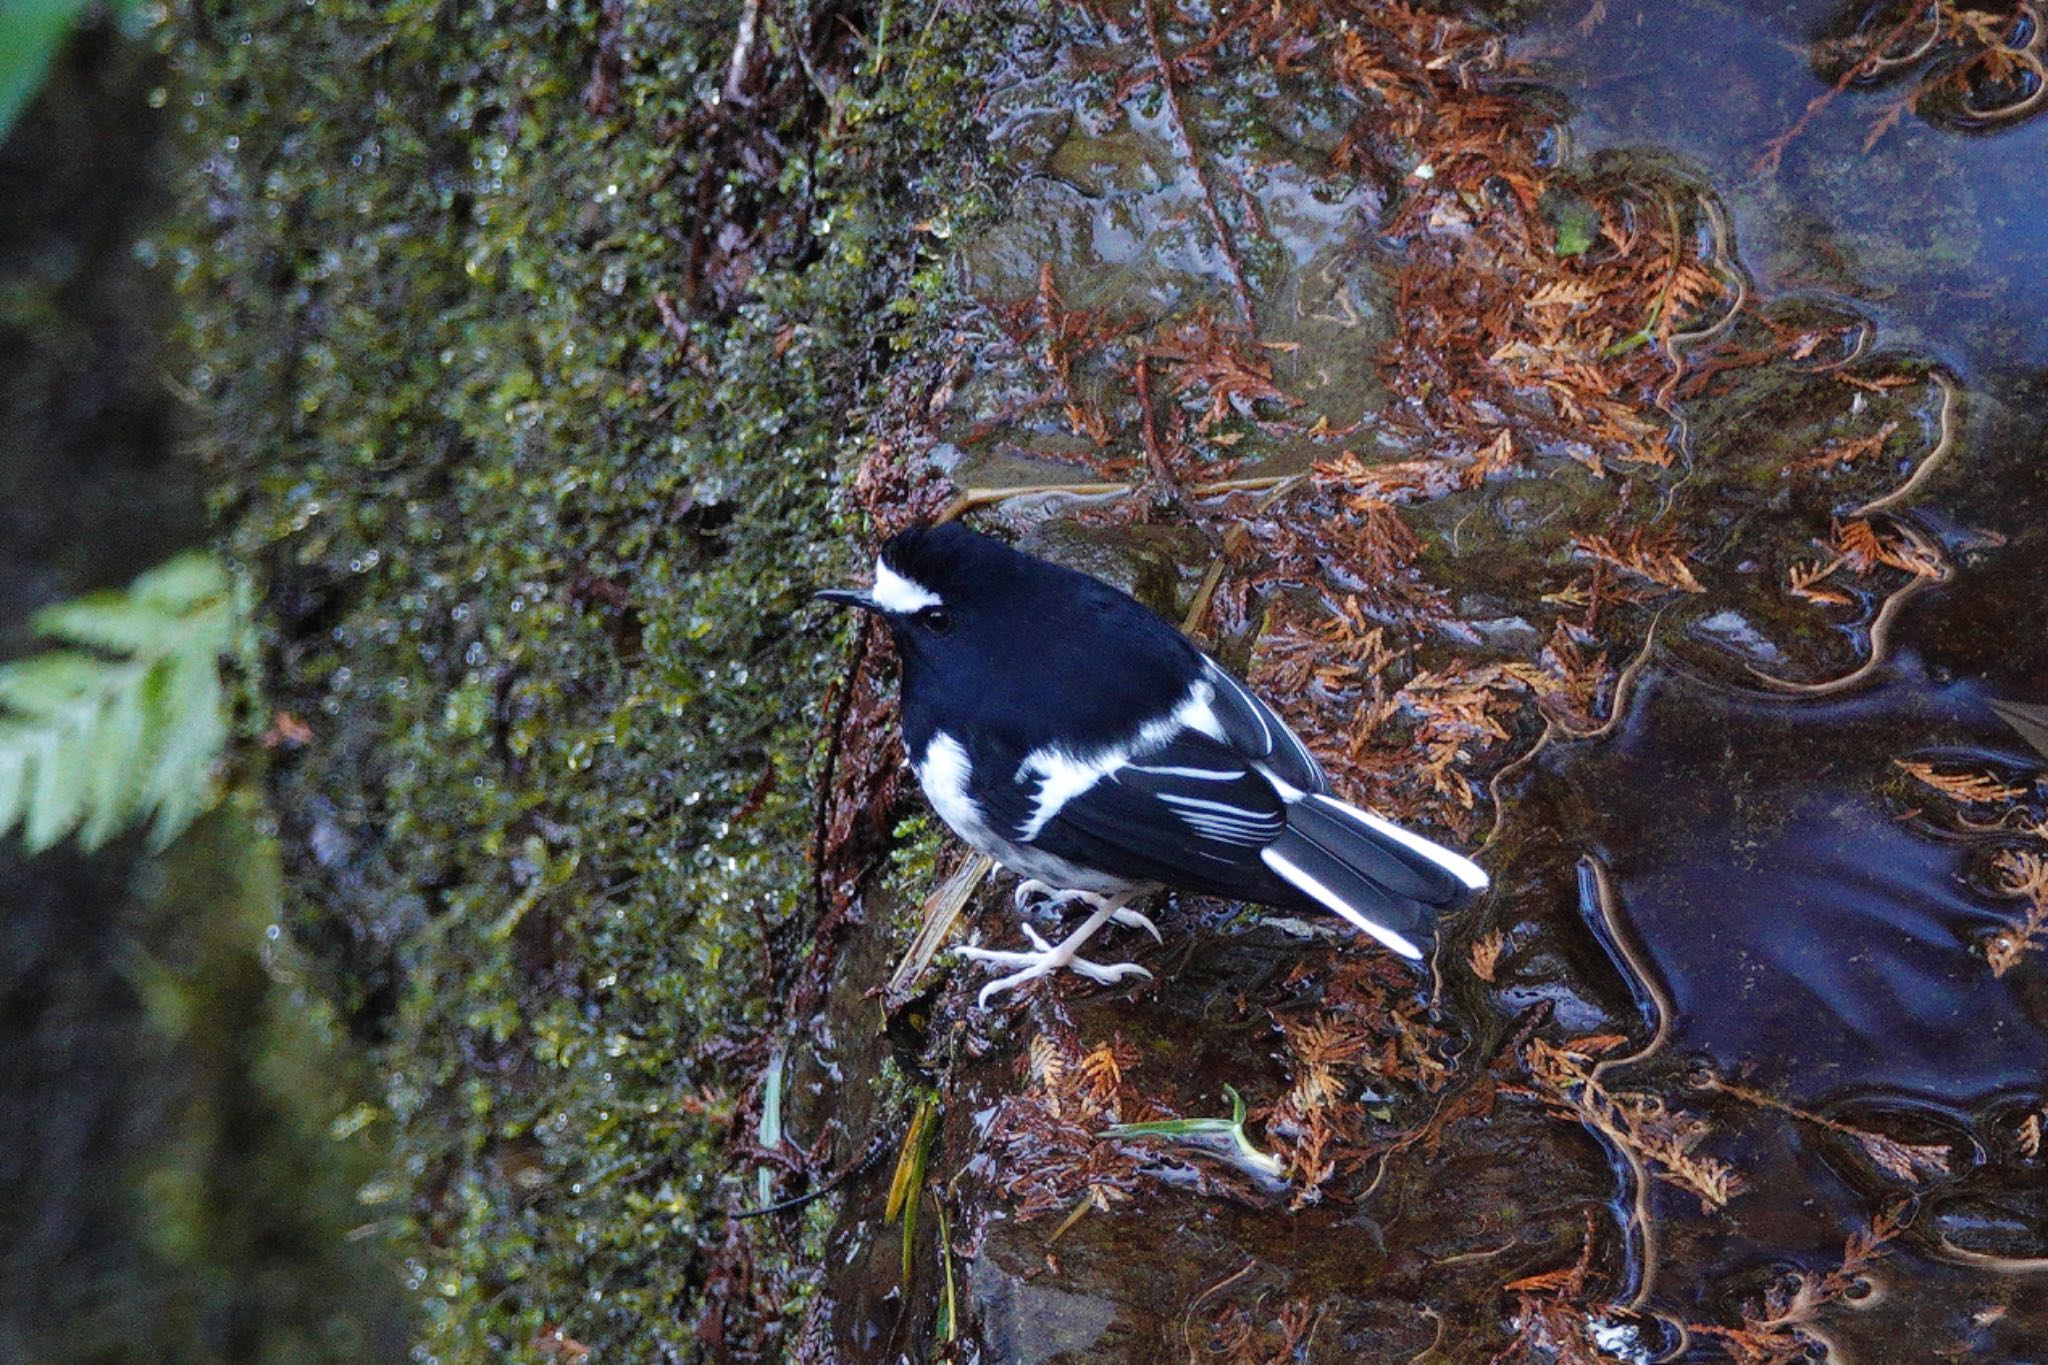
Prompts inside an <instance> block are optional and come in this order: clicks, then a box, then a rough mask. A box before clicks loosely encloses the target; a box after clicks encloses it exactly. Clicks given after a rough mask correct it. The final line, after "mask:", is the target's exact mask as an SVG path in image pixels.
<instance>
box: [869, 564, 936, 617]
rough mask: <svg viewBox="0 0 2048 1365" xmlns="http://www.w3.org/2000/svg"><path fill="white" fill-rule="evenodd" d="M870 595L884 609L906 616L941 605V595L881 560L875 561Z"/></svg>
mask: <svg viewBox="0 0 2048 1365" xmlns="http://www.w3.org/2000/svg"><path fill="white" fill-rule="evenodd" d="M868 596H869V597H870V598H872V599H873V601H874V603H875V605H876V606H878V607H880V608H881V609H882V610H883V611H887V612H895V613H898V614H901V615H904V616H908V615H911V614H912V613H914V612H920V611H923V610H924V609H925V608H926V607H936V606H939V605H941V602H942V599H941V598H940V597H939V595H938V594H937V593H935V592H933V591H932V590H931V589H930V588H927V587H926V586H925V585H924V584H922V583H919V582H918V581H916V580H915V579H911V578H905V577H904V576H903V575H902V574H900V573H897V572H896V571H895V570H894V569H892V568H890V567H889V566H888V565H887V564H885V563H883V562H882V561H881V560H879V559H878V560H876V561H875V586H874V587H872V588H869V589H868Z"/></svg>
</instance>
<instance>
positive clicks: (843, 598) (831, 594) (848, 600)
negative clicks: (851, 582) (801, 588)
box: [811, 588, 882, 611]
mask: <svg viewBox="0 0 2048 1365" xmlns="http://www.w3.org/2000/svg"><path fill="white" fill-rule="evenodd" d="M811 600H812V601H813V602H830V603H832V605H834V606H837V607H859V608H860V609H861V610H862V611H880V610H881V609H882V604H881V603H879V602H877V601H876V600H875V599H874V598H872V597H870V596H868V595H867V594H866V593H864V592H862V591H860V590H859V589H857V588H827V589H825V590H824V591H823V592H817V593H812V594H811Z"/></svg>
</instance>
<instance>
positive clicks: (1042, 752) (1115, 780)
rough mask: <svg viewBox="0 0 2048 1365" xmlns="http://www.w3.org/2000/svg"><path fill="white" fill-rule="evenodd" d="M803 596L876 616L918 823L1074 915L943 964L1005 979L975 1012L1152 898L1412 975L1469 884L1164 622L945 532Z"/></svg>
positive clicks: (1119, 966)
mask: <svg viewBox="0 0 2048 1365" xmlns="http://www.w3.org/2000/svg"><path fill="white" fill-rule="evenodd" d="M818 595H819V597H820V598H822V599H825V600H828V601H832V602H837V603H842V604H844V605H847V606H852V607H859V608H862V609H864V610H867V611H872V612H876V613H878V614H880V615H881V617H882V618H883V619H884V620H885V621H887V622H888V624H889V629H890V632H891V634H892V635H893V636H894V638H895V643H896V649H897V653H898V655H899V657H900V659H901V663H902V679H903V681H902V710H903V738H904V745H905V749H906V750H907V752H908V753H909V755H910V758H911V762H912V764H913V766H914V767H915V769H916V772H917V778H918V781H919V783H921V784H922V785H923V787H924V792H925V796H926V797H927V798H928V799H929V800H930V801H931V804H932V808H933V809H934V810H936V811H937V812H938V813H939V816H940V818H942V819H943V820H945V822H946V823H947V824H948V825H950V826H952V828H953V831H954V832H955V833H956V834H958V835H959V836H960V837H961V838H962V839H964V840H966V841H967V842H968V843H969V844H972V845H973V846H974V847H975V848H977V849H979V850H981V851H982V852H983V853H986V854H988V855H989V856H990V857H991V858H994V859H995V860H996V861H997V862H999V863H1001V864H1002V865H1003V866H1005V867H1007V868H1009V869H1010V870H1011V871H1013V872H1015V873H1017V874H1018V875H1019V876H1021V877H1023V878H1025V881H1024V882H1023V884H1022V885H1021V886H1019V887H1018V889H1017V903H1018V906H1019V908H1020V909H1021V908H1022V907H1023V906H1024V905H1025V904H1027V903H1028V901H1029V898H1031V897H1032V896H1034V895H1050V896H1051V897H1052V898H1053V900H1055V901H1056V902H1061V903H1064V902H1067V901H1080V902H1084V903H1086V904H1088V905H1090V906H1091V907H1093V910H1094V913H1093V914H1092V915H1090V916H1089V918H1088V920H1087V921H1086V922H1085V923H1083V924H1082V925H1081V927H1080V928H1079V929H1077V930H1075V931H1074V932H1073V933H1072V934H1069V935H1068V936H1067V937H1066V939H1064V940H1063V941H1062V942H1060V943H1058V944H1056V945H1055V944H1049V943H1047V942H1046V941H1045V940H1044V939H1043V938H1041V937H1040V936H1039V935H1038V933H1037V931H1036V930H1034V929H1033V928H1032V927H1031V926H1030V925H1029V924H1026V925H1025V926H1024V932H1025V934H1026V935H1028V936H1029V937H1030V939H1031V941H1032V944H1033V951H1031V952H1002V951H996V950H992V949H985V948H962V949H960V950H959V951H960V952H962V953H963V954H965V955H967V956H969V957H972V958H975V959H978V960H980V961H985V962H988V963H991V964H994V965H995V966H996V967H998V968H1014V969H1016V970H1014V971H1013V972H1012V973H1011V974H1010V975H1007V976H1004V977H1002V978H1001V979H999V980H996V981H992V982H990V983H989V984H988V985H987V986H986V987H984V988H983V990H982V992H981V1001H982V1003H983V1004H986V1003H987V1001H988V998H989V997H990V996H991V995H993V994H995V993H996V992H998V991H1002V990H1007V989H1009V988H1011V987H1013V986H1018V985H1021V984H1022V983H1024V982H1026V981H1029V980H1032V979H1033V978H1036V977H1041V976H1045V975H1047V974H1048V973H1050V972H1053V971H1056V970H1058V969H1059V968H1061V967H1065V968H1068V969H1069V970H1072V971H1075V972H1078V973H1080V974H1081V975H1083V976H1086V977H1088V978H1090V979H1091V980H1095V981H1101V982H1113V981H1118V980H1121V979H1122V978H1123V977H1125V976H1128V975H1133V974H1136V975H1149V973H1147V972H1146V971H1145V969H1144V968H1143V967H1140V966H1138V965H1136V964H1135V963H1128V962H1125V963H1115V964H1110V965H1103V964H1099V963H1094V962H1089V961H1087V960H1085V959H1083V958H1081V957H1078V956H1077V955H1076V954H1077V953H1078V952H1079V950H1080V948H1081V946H1082V945H1083V944H1084V943H1086V942H1087V941H1088V939H1089V938H1090V936H1092V935H1093V934H1094V933H1095V932H1096V931H1097V930H1098V929H1100V928H1101V927H1102V926H1103V924H1105V923H1106V922H1108V921H1110V920H1112V919H1115V920H1118V921H1120V922H1123V923H1128V924H1135V925H1139V926H1142V927H1143V928H1145V929H1147V930H1150V931H1151V932H1152V934H1153V935H1154V937H1157V936H1158V931H1157V930H1156V929H1154V928H1153V926H1152V924H1151V922H1150V921H1149V920H1147V919H1146V918H1144V917H1143V916H1142V915H1140V914H1138V913H1137V912H1136V911H1133V910H1130V909H1128V908H1126V907H1127V903H1128V902H1129V901H1131V900H1133V899H1134V898H1136V897H1137V896H1139V895H1141V894H1143V893H1145V892H1146V891H1149V890H1152V889H1154V888H1157V887H1174V888H1177V889H1179V890H1182V891H1189V892H1194V893H1196V894H1200V895H1208V896H1221V897H1228V898H1231V899H1237V900H1247V901H1256V902H1258V903H1260V904H1264V905H1269V906H1275V907H1281V908H1285V909H1289V910H1322V911H1327V912H1329V913H1332V914H1336V915H1340V916H1342V917H1343V918H1344V919H1346V920H1348V921H1350V922H1351V923H1352V924H1354V925H1356V926H1357V927H1358V928H1360V929H1362V930H1364V931H1365V932H1366V933H1368V934H1370V935H1372V936H1373V937H1374V938H1375V939H1378V940H1379V941H1380V942H1381V943H1383V944H1385V945H1386V946H1387V947H1388V948H1390V949H1392V950H1393V951H1394V952H1396V953H1399V954H1400V955H1401V956H1403V957H1405V958H1410V959H1416V960H1420V959H1421V958H1422V957H1423V956H1424V954H1425V952H1426V951H1427V947H1428V945H1429V943H1430V942H1431V940H1432V936H1433V926H1434V920H1435V917H1436V913H1437V912H1438V911H1439V910H1442V909H1446V908H1449V907H1453V906H1455V905H1457V904H1459V903H1460V902H1461V901H1463V900H1464V899H1466V898H1467V897H1469V896H1470V895H1472V894H1473V893H1475V892H1477V891H1479V890H1481V889H1483V888H1484V887H1485V886H1486V874H1485V873H1484V872H1482V871H1481V870H1480V869H1479V868H1478V867H1477V866H1475V865H1474V864H1473V863H1472V862H1470V861H1469V860H1467V859H1465V858H1462V857H1460V856H1459V855H1458V854H1456V853H1453V852H1451V851H1450V850H1449V849H1446V848H1441V847H1439V846H1438V845H1436V844H1433V843H1431V842H1430V841H1429V840H1427V839H1424V838H1422V837H1421V836H1420V835H1416V834H1412V833H1410V832H1408V831H1407V830H1404V829H1402V828H1400V827H1399V826H1397V825H1395V824H1393V823H1392V822H1390V821H1388V820H1384V819H1382V818H1381V817H1379V816H1377V815H1374V814H1372V813H1371V812H1369V811H1363V810H1360V809H1358V808H1357V807H1355V806H1350V805H1346V804H1345V803H1344V802H1342V801H1339V800H1338V799H1336V798H1335V797H1333V796H1331V795H1330V794H1329V780H1328V779H1327V778H1326V777H1325V776H1324V774H1323V770H1322V768H1321V766H1320V765H1318V764H1317V763H1316V761H1315V758H1314V757H1313V756H1312V755H1310V753H1309V751H1308V749H1307V747H1306V746H1304V745H1303V744H1302V742H1301V740H1300V739H1298V738H1297V737H1296V736H1295V735H1294V733H1293V732H1292V731H1290V730H1289V729H1288V728H1287V726H1286V725H1285V724H1283V723H1282V722H1281V720H1280V718H1279V717H1278V716H1276V715H1274V714H1273V711H1272V709H1271V708H1269V707H1268V706H1267V705H1266V704H1265V703H1264V702H1262V701H1260V700H1259V699H1258V698H1257V697H1255V696H1253V695H1252V694H1251V693H1250V692H1249V691H1248V690H1246V688H1245V686H1244V685H1243V684H1242V683H1240V682H1239V681H1238V680H1237V679H1236V678H1234V677H1232V676H1231V675H1230V674H1229V673H1228V672H1226V671H1224V669H1223V668H1222V667H1220V666H1219V665H1218V664H1217V663H1216V661H1215V660H1213V659H1211V658H1209V657H1208V656H1207V655H1205V654H1203V653H1202V652H1201V651H1200V650H1199V649H1197V648H1195V646H1194V645H1193V644H1191V643H1190V642H1189V641H1188V639H1187V637H1186V636H1184V635H1182V634H1181V632H1180V631H1179V630H1177V629H1175V628H1174V626H1172V625H1171V624H1170V623H1168V622H1167V621H1165V620H1163V619H1161V618H1160V617H1158V616H1157V615H1154V614H1153V613H1152V612H1151V611H1150V610H1148V609H1147V608H1146V607H1144V606H1143V605H1141V604H1140V603H1139V602H1137V601H1136V600H1135V599H1133V598H1131V597H1130V596H1128V595H1127V594H1125V593H1123V592H1121V591H1119V590H1118V589H1116V588H1114V587H1112V586H1110V585H1109V584H1107V583H1104V582H1102V581H1101V580H1100V579H1096V578H1091V577H1090V576H1088V575H1087V574H1084V573H1079V572H1076V571H1075V570H1072V569H1067V568H1063V567H1061V566H1059V565H1056V564H1049V563H1047V562H1045V561H1044V560H1041V559H1036V558H1033V557H1032V556H1030V555H1027V554H1024V553H1022V552H1021V551H1018V550H1015V549H1012V548H1011V547H1009V546H1007V545H1005V544H1003V543H1002V542H1000V541H997V540H992V539H990V538H989V537H987V536H983V535H979V534H977V533H975V532H973V531H970V530H968V529H967V528H966V527H964V526H960V525H958V524H947V525H941V526H934V527H916V528H913V529H911V530H907V531H904V532H902V533H900V534H898V535H896V536H895V537H893V538H892V539H890V540H889V541H888V543H887V544H885V545H884V546H883V547H882V553H881V557H880V559H878V560H877V561H876V563H875V581H874V585H873V586H872V587H870V588H868V589H867V590H865V591H857V590H851V589H833V590H831V591H827V592H823V593H820V594H818Z"/></svg>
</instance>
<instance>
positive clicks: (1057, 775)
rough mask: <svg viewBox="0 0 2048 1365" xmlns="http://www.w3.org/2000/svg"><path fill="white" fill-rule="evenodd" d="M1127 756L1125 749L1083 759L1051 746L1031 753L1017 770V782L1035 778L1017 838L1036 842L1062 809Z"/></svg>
mask: <svg viewBox="0 0 2048 1365" xmlns="http://www.w3.org/2000/svg"><path fill="white" fill-rule="evenodd" d="M1129 756H1130V751H1129V750H1128V749H1106V750H1104V751H1103V752H1102V753H1100V754H1096V755H1093V756H1092V757H1086V758H1084V757H1080V756H1078V755H1075V754H1070V753H1068V752H1067V751H1066V750H1065V749H1060V748H1055V747H1047V748H1044V749H1034V750H1032V751H1031V753H1030V754H1028V755H1026V756H1025V759H1024V764H1023V766H1022V767H1020V768H1019V769H1018V770H1017V780H1018V781H1020V782H1021V781H1025V780H1027V779H1029V778H1033V777H1035V778H1037V779H1038V798H1037V800H1036V802H1035V803H1034V804H1033V805H1032V807H1031V818H1030V819H1029V820H1026V821H1025V822H1024V824H1023V826H1022V827H1021V828H1020V829H1019V830H1018V831H1017V837H1018V838H1019V839H1021V840H1023V841H1024V842H1026V843H1029V842H1030V841H1031V840H1033V839H1036V838H1037V837H1038V836H1039V834H1040V833H1041V832H1042V831H1043V830H1044V829H1045V826H1046V824H1047V822H1048V821H1050V820H1051V819H1052V818H1053V817H1054V816H1056V815H1058V814H1059V813H1060V808H1061V807H1062V806H1064V805H1066V804H1067V802H1069V801H1071V800H1073V799H1074V798H1075V797H1077V796H1079V795H1080V794H1081V793H1083V792H1085V791H1087V790H1088V789H1089V788H1090V787H1092V786H1094V785H1095V784H1096V783H1097V782H1100V781H1101V780H1102V779H1103V778H1105V777H1107V776H1109V774H1110V773H1112V772H1115V771H1116V770H1117V769H1118V768H1120V767H1122V766H1123V763H1124V760H1125V759H1126V758H1128V757H1129Z"/></svg>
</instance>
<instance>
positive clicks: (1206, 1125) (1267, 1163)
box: [1095, 1085, 1287, 1180]
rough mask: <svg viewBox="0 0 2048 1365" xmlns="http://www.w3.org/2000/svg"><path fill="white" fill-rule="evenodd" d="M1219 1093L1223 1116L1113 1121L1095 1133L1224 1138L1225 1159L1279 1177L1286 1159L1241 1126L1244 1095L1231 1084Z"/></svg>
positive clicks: (1202, 1141)
mask: <svg viewBox="0 0 2048 1365" xmlns="http://www.w3.org/2000/svg"><path fill="white" fill-rule="evenodd" d="M1223 1093H1224V1094H1226V1095H1228V1096H1229V1097H1230V1117H1229V1118H1227V1119H1155V1120H1153V1121H1151V1122H1149V1123H1117V1124H1112V1125H1110V1126H1109V1127H1107V1128H1105V1129H1103V1130H1102V1131H1101V1132H1099V1133H1097V1134H1096V1135H1095V1136H1097V1137H1099V1138H1134V1137H1163V1138H1172V1139H1174V1140H1175V1141H1178V1142H1187V1143H1192V1144H1194V1145H1197V1146H1207V1147H1214V1146H1218V1145H1220V1142H1228V1144H1229V1147H1228V1149H1227V1150H1225V1151H1224V1152H1222V1153H1221V1155H1222V1156H1223V1157H1224V1159H1225V1160H1227V1161H1229V1162H1230V1163H1231V1164H1232V1165H1234V1166H1239V1167H1242V1168H1243V1169H1245V1170H1248V1171H1251V1172H1253V1173H1254V1174H1257V1175H1263V1176H1266V1177H1268V1178H1270V1179H1274V1180H1277V1179H1279V1178H1280V1176H1281V1175H1282V1174H1283V1173H1285V1171H1286V1170H1287V1165H1286V1163H1285V1162H1283V1161H1281V1160H1280V1158H1279V1157H1277V1156H1274V1155H1273V1154H1272V1153H1271V1152H1266V1151H1261V1150H1260V1148H1259V1145H1258V1144H1257V1143H1255V1142H1253V1141H1252V1140H1251V1136H1250V1134H1248V1133H1246V1132H1245V1130H1244V1118H1245V1105H1244V1097H1243V1096H1242V1095H1240V1094H1238V1093H1237V1087H1236V1086H1233V1085H1226V1086H1224V1087H1223Z"/></svg>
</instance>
